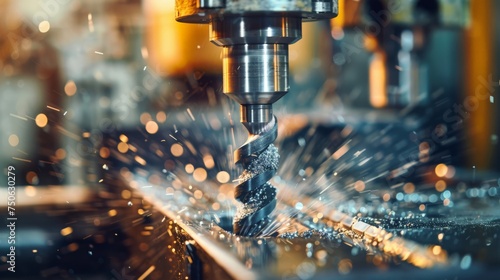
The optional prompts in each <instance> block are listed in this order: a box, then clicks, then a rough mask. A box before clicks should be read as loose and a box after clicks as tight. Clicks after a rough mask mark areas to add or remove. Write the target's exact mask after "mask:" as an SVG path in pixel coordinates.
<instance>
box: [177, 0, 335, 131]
mask: <svg viewBox="0 0 500 280" xmlns="http://www.w3.org/2000/svg"><path fill="white" fill-rule="evenodd" d="M337 1H338V0H328V1H320V0H292V1H290V0H270V1H261V0H245V1H243V0H225V1H224V0H176V19H177V21H180V22H188V23H208V24H209V25H210V40H211V41H212V42H213V43H214V44H216V45H218V46H221V47H222V48H223V51H222V60H223V92H224V93H225V94H227V95H228V96H229V97H231V98H232V99H233V100H235V101H237V102H238V103H239V104H241V109H240V117H241V122H242V123H243V125H245V127H246V128H247V129H248V131H249V132H250V133H252V134H258V133H259V132H261V131H262V130H265V127H266V124H267V123H269V122H270V121H271V120H272V119H273V115H272V104H273V103H274V102H276V101H277V100H278V99H280V98H281V97H282V96H283V95H285V94H286V93H287V92H288V88H289V83H288V45H289V44H292V43H294V42H296V41H297V40H299V39H300V38H301V37H302V21H313V20H318V19H328V18H332V17H335V16H336V15H337V13H338V2H337Z"/></svg>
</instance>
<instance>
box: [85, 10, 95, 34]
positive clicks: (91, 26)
mask: <svg viewBox="0 0 500 280" xmlns="http://www.w3.org/2000/svg"><path fill="white" fill-rule="evenodd" d="M87 20H88V24H89V31H90V32H94V22H93V21H92V14H91V13H89V14H88V15H87Z"/></svg>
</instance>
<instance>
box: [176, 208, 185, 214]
mask: <svg viewBox="0 0 500 280" xmlns="http://www.w3.org/2000/svg"><path fill="white" fill-rule="evenodd" d="M186 210H187V207H183V208H182V209H181V210H179V211H178V212H177V213H178V214H179V213H182V212H184V211H186Z"/></svg>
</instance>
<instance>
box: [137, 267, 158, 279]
mask: <svg viewBox="0 0 500 280" xmlns="http://www.w3.org/2000/svg"><path fill="white" fill-rule="evenodd" d="M155 268H156V267H155V266H154V265H152V266H150V267H149V268H148V269H147V270H146V271H144V273H143V274H142V275H141V276H139V278H137V280H144V279H146V277H148V276H149V274H151V272H153V271H154V270H155Z"/></svg>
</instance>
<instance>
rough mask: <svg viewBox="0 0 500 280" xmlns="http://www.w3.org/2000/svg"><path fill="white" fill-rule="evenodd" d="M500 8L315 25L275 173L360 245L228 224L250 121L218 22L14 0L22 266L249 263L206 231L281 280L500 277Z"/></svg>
mask: <svg viewBox="0 0 500 280" xmlns="http://www.w3.org/2000/svg"><path fill="white" fill-rule="evenodd" d="M201 2H203V1H201ZM209 2H210V1H209ZM499 11H500V2H499V1H492V0H470V1H467V0H456V1H452V0H422V1H420V0H408V1H407V0H360V1H355V0H339V17H338V18H336V19H334V20H332V21H330V22H318V23H306V24H304V26H303V31H302V35H303V38H302V40H300V41H299V42H297V43H296V44H293V45H291V46H290V49H289V64H290V81H289V82H290V89H289V93H288V94H287V95H286V96H284V97H283V98H282V99H281V100H279V101H278V102H276V103H275V106H274V112H275V113H276V114H277V116H278V118H279V119H280V123H279V128H278V129H279V138H278V146H279V147H280V149H281V158H282V165H281V167H280V169H279V171H278V174H277V176H276V177H275V178H274V183H276V185H277V186H278V187H279V188H280V190H281V189H282V190H283V196H282V197H280V198H279V201H280V203H279V205H281V206H280V207H282V208H280V211H283V213H288V212H286V211H287V209H288V210H290V208H291V209H293V210H294V211H296V210H297V209H302V210H300V211H299V212H300V213H299V214H297V215H296V216H294V218H293V220H292V221H291V223H292V224H294V225H300V227H299V228H301V229H305V228H307V229H314V228H315V225H317V224H318V223H321V221H324V223H325V224H327V225H328V227H331V228H332V229H333V228H335V230H336V231H337V232H339V233H342V234H343V235H341V238H340V239H338V240H343V241H338V240H337V239H335V240H334V241H328V240H325V239H323V237H321V238H319V237H318V238H317V239H315V238H316V237H317V232H316V235H313V237H308V235H307V234H305V235H303V236H301V237H300V238H297V239H296V240H290V242H293V243H295V246H292V245H291V244H289V243H288V241H286V240H284V239H280V238H278V239H273V238H271V239H265V240H252V239H249V240H247V239H241V240H240V239H238V241H236V240H235V239H233V237H234V236H229V235H226V233H227V232H225V231H222V230H221V231H219V230H220V228H226V226H225V222H228V221H227V219H228V217H230V216H231V215H232V214H233V213H234V209H233V208H234V201H233V200H232V199H231V198H232V196H233V194H234V191H233V184H232V182H231V180H233V179H235V178H237V176H238V174H239V171H238V170H237V169H236V168H235V167H234V166H233V164H232V150H233V149H234V148H235V147H236V145H237V144H238V143H242V142H243V141H244V138H245V137H246V133H245V132H244V131H243V130H242V129H241V128H240V126H239V125H235V123H236V122H237V121H238V114H239V113H238V111H239V107H238V106H237V105H236V104H234V103H233V102H230V101H229V100H228V98H227V97H226V96H224V95H223V94H221V91H222V87H223V84H222V76H221V69H222V63H221V51H220V49H218V48H217V47H216V46H214V45H212V44H211V43H210V42H209V38H208V32H207V27H206V26H205V25H186V24H181V23H177V22H176V21H175V16H176V15H175V9H174V1H171V0H143V1H139V0H106V1H98V0H91V1H83V0H81V1H63V0H51V1H42V0H40V1H31V0H24V1H13V0H11V1H1V3H0V13H1V14H2V17H0V18H1V19H0V34H1V36H0V96H1V97H2V102H0V168H1V169H2V170H4V171H5V169H6V167H7V166H9V165H12V166H14V167H15V168H16V178H17V179H16V183H17V186H18V189H17V190H18V196H17V205H18V206H17V208H16V209H18V211H17V213H18V217H19V220H20V222H19V226H18V228H17V230H18V231H17V234H18V236H19V247H18V248H19V251H18V253H19V259H18V260H19V263H18V265H19V267H24V268H26V267H33V268H34V269H33V270H29V271H28V270H26V271H24V272H22V274H19V275H21V276H23V277H24V278H25V279H32V278H38V277H40V276H41V277H45V278H63V277H69V278H71V277H74V276H77V277H82V278H86V277H95V278H96V279H102V278H105V279H110V278H114V279H132V278H134V279H135V278H138V277H143V278H144V277H148V276H149V277H151V278H152V279H162V278H165V275H172V274H173V273H175V274H176V275H179V278H183V277H186V276H187V277H191V278H193V279H200V278H202V277H203V276H205V277H209V276H212V277H217V276H220V277H230V276H234V275H233V274H231V273H229V272H228V271H227V269H225V268H224V266H223V265H221V262H220V259H219V260H218V259H217V257H216V256H214V254H215V255H217V253H218V252H219V251H210V250H207V249H206V248H207V247H200V246H199V245H200V243H199V241H196V242H194V241H193V240H194V239H193V238H194V237H195V236H204V237H206V238H205V240H204V241H201V242H202V243H203V242H205V243H206V244H217V246H218V248H219V247H222V248H223V249H222V252H226V253H227V252H229V253H228V256H230V257H229V259H230V260H232V261H235V260H236V261H235V262H234V267H236V268H240V266H241V267H242V268H244V267H246V268H249V267H252V268H253V269H249V270H248V271H250V272H251V273H256V274H255V275H256V276H262V275H265V276H267V277H269V278H273V277H278V276H279V277H281V276H284V275H285V276H290V277H295V278H300V279H307V278H308V277H312V276H313V275H316V276H317V277H318V278H321V277H322V276H323V277H325V279H328V278H327V277H328V275H330V274H331V273H334V274H335V275H337V276H339V277H340V276H344V277H346V278H349V277H351V278H353V279H356V277H364V276H367V275H369V276H370V277H373V278H374V279H376V278H377V277H379V278H381V279H386V278H391V277H392V278H400V277H401V275H405V276H408V275H409V274H411V273H416V274H415V275H417V277H431V278H432V277H435V278H440V277H441V276H443V275H444V276H443V277H455V276H464V277H475V276H476V275H479V274H482V275H485V277H486V276H491V275H493V274H488V273H490V272H491V271H493V270H494V269H493V268H494V267H496V266H498V259H497V258H496V254H497V252H498V248H499V246H500V245H499V244H500V242H499V237H498V235H497V232H498V227H499V224H498V218H495V217H498V213H497V212H495V211H496V210H495V209H498V207H497V206H498V195H499V194H500V186H499V184H500V182H499V181H498V178H499V175H498V172H500V157H499V156H498V154H499V149H498V135H499V133H500V124H499V120H500V118H499V115H498V114H499V113H498V112H500V107H499V106H500V105H499V102H498V98H499V97H498V91H499V89H498V81H499V79H500V68H499V67H500V55H498V53H497V52H496V51H495V50H497V49H499V47H500V36H499V34H500V20H498V19H497V18H495V13H497V12H499ZM0 185H1V186H4V185H5V184H4V183H0ZM155 186H160V187H159V188H158V190H157V189H156V188H155ZM290 186H294V188H291V190H288V189H287V187H290ZM174 194H175V195H174ZM294 195H302V196H303V197H304V198H303V199H304V200H300V199H302V198H300V199H299V198H297V197H295V196H294ZM0 197H1V198H2V199H3V197H6V188H3V187H2V188H0ZM174 198H175V200H174ZM162 199H164V200H162ZM158 200H161V201H160V202H159V201H158ZM307 200H310V201H312V202H314V203H312V202H311V203H310V204H307V203H306V202H305V201H307ZM325 201H327V202H328V203H324V202H325ZM450 201H451V202H452V203H450ZM162 202H163V203H164V205H169V207H170V206H172V207H173V208H168V207H166V206H165V207H163V206H164V205H161V203H162ZM320 202H321V203H320ZM0 205H2V207H0V210H1V211H2V212H1V213H0V218H1V220H5V218H6V216H5V215H6V213H7V211H6V210H5V211H4V209H5V208H6V201H5V200H4V201H0ZM153 205H155V206H153ZM311 205H315V207H316V206H317V208H314V207H310V206H311ZM318 205H319V206H318ZM175 207H177V208H175ZM321 207H323V208H322V209H329V211H330V210H331V209H332V208H333V209H336V210H339V211H341V212H342V213H344V214H345V215H350V217H355V218H357V219H358V220H359V221H363V222H365V223H368V224H377V225H380V226H381V227H384V228H385V229H386V230H387V231H388V232H390V233H391V234H393V235H394V236H397V237H398V238H399V237H401V238H404V239H405V240H407V241H408V240H409V241H413V242H414V243H418V244H439V246H437V247H436V246H434V247H432V248H431V250H430V252H431V254H434V256H435V258H436V260H442V259H440V258H441V257H442V256H443V254H442V253H443V252H445V251H446V252H447V253H448V261H449V263H450V265H449V266H445V267H444V269H443V270H440V269H436V270H420V269H418V270H416V269H414V268H413V267H412V266H410V265H409V264H408V263H404V261H401V260H400V259H398V260H397V261H395V262H392V261H391V260H390V259H389V258H388V257H387V256H388V255H390V254H392V253H391V252H392V251H391V249H390V248H389V249H386V250H385V251H384V249H381V250H379V251H381V252H378V253H377V252H374V251H377V250H378V249H377V248H378V247H377V248H375V249H374V250H373V251H371V249H370V248H371V247H370V248H368V247H363V246H361V247H358V246H357V245H359V244H357V245H356V246H354V245H355V243H356V242H352V240H351V239H350V237H349V234H347V233H346V232H348V231H344V230H345V229H348V230H351V229H352V225H354V222H353V223H352V224H347V222H345V223H346V225H345V226H344V225H342V223H341V222H339V221H337V220H336V219H337V218H338V217H336V216H335V217H334V215H332V216H331V217H330V216H329V215H328V214H327V213H330V212H327V211H326V210H325V211H323V210H317V209H320V208H321ZM167 208H168V209H167ZM312 209H314V211H313V210H312ZM169 211H170V212H169ZM307 211H309V212H307ZM172 213H173V214H172ZM200 213H207V215H208V216H210V218H206V215H205V216H204V215H201V214H200ZM290 213H295V212H290ZM333 213H335V212H333ZM187 214H189V215H190V216H189V219H188V220H185V219H184V218H186V217H187ZM320 214H321V215H320ZM169 215H171V216H169ZM214 215H215V216H214ZM177 216H178V217H181V216H182V219H183V221H180V220H177V219H176V217H177ZM417 216H418V217H421V216H424V218H425V219H428V220H425V219H423V220H419V219H417V218H415V217H417ZM213 217H217V218H213ZM477 217H480V218H477ZM344 218H345V216H342V219H344ZM405 218H408V219H405ZM414 218H415V219H414ZM459 218H460V219H459ZM174 220H176V221H175V222H174ZM21 221H22V222H21ZM200 221H202V222H203V223H201V224H200ZM207 221H208V222H207ZM318 221H319V222H318ZM335 221H336V222H335ZM346 221H347V220H346ZM431 221H432V222H435V224H432V223H431ZM177 222H179V223H178V224H177ZM183 222H185V223H183ZM207 224H209V225H208V226H209V227H210V228H209V229H208V230H206V229H205V228H204V227H205V226H207ZM229 224H230V221H229ZM429 224H432V226H431V227H429ZM195 225H196V226H195ZM316 229H317V228H316ZM186 230H188V231H187V232H186ZM190 230H193V231H190ZM197 231H198V233H207V232H210V234H199V235H196V233H197ZM298 231H300V230H298ZM303 232H307V231H303ZM303 232H302V233H303ZM334 232H335V231H334ZM219 233H220V235H219ZM330 233H331V232H330ZM7 234H8V233H7V232H6V231H5V228H4V229H2V230H0V239H1V242H0V252H1V253H0V257H1V259H0V274H2V275H1V277H0V278H2V279H4V278H3V277H4V275H3V273H5V269H6V267H7V264H6V262H5V261H6V258H5V254H4V252H6V248H7V247H6V246H7V245H6V244H5V242H3V240H6V238H7V237H6V236H7ZM342 236H343V237H342ZM346 236H347V237H346ZM469 236H470V237H469ZM351 237H352V236H351ZM165 238H166V239H165ZM234 238H236V237H234ZM397 240H398V241H400V240H399V239H397ZM358 241H359V240H358ZM238 242H240V243H238ZM344 242H345V243H347V244H350V245H345V243H344ZM221 243H222V244H223V245H222V246H219V245H220V244H221ZM414 243H411V242H409V243H408V244H411V245H412V246H413V245H414ZM165 244H167V245H165ZM234 244H243V245H241V246H233V245H234ZM318 244H319V245H318ZM351 245H352V246H353V247H350V246H351ZM154 248H161V249H158V250H157V249H154ZM311 248H316V250H315V251H313V250H312V249H311ZM359 248H363V249H366V248H368V249H366V250H359ZM398 248H399V247H398ZM412 248H413V247H412ZM419 248H420V247H419ZM409 250H410V249H409ZM410 251H411V250H410ZM216 252H217V253H216ZM261 252H265V254H264V253H263V254H261V255H263V256H264V255H265V258H262V259H259V258H258V257H256V255H259V254H260V253H261ZM335 252H337V254H338V255H336V253H335ZM360 252H364V253H360ZM388 252H389V253H388ZM412 252H415V251H412ZM372 253H373V255H372ZM379 253H380V255H379ZM144 256H146V258H145V257H144ZM224 256H226V255H225V254H224ZM276 256H278V257H276ZM311 256H312V257H311ZM322 256H323V257H322ZM377 256H381V257H380V258H379V257H377ZM386 257H387V258H386ZM304 259H305V260H304ZM279 260H281V262H280V261H279ZM401 262H402V263H403V264H401ZM437 262H439V261H437ZM290 263H293V264H294V266H295V267H296V268H297V269H296V270H293V271H288V270H287V268H286V267H288V266H289V265H290ZM471 263H472V264H471ZM228 264H233V262H228ZM266 264H268V265H269V267H266V266H265V265H266ZM207 267H208V268H207ZM89 268H92V269H89ZM267 269H269V270H267ZM311 271H312V272H311ZM408 272H410V273H408ZM494 272H495V271H493V272H491V273H494ZM315 273H316V274H315ZM321 273H323V274H321ZM356 273H358V274H356ZM278 274H279V275H278ZM252 275H253V274H252ZM255 275H254V276H255ZM244 276H248V275H247V274H242V277H244ZM7 277H11V275H9V274H7ZM441 278H442V277H441ZM5 279H9V278H5Z"/></svg>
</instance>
